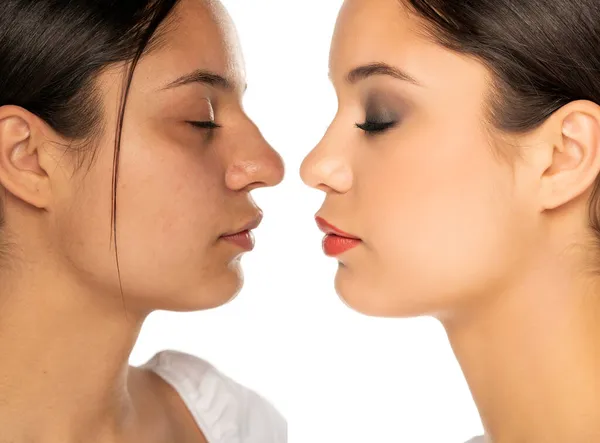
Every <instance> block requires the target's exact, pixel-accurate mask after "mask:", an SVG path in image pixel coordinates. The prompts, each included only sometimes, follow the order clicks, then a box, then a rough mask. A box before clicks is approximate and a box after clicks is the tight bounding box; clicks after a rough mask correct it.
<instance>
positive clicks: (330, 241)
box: [315, 216, 362, 257]
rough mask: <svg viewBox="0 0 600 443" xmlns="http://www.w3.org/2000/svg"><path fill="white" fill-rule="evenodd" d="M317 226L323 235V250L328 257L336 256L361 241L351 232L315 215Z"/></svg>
mask: <svg viewBox="0 0 600 443" xmlns="http://www.w3.org/2000/svg"><path fill="white" fill-rule="evenodd" d="M315 220H316V222H317V226H318V227H319V229H320V230H321V231H323V233H325V237H324V238H323V244H322V246H323V252H324V253H325V255H327V256H329V257H337V256H338V255H341V254H343V253H344V252H346V251H349V250H350V249H354V248H355V247H357V246H359V245H360V244H361V243H362V240H361V239H360V238H358V237H356V236H354V235H352V234H348V233H347V232H344V231H342V230H341V229H339V228H336V227H335V226H334V225H332V224H331V223H329V222H328V221H327V220H325V219H323V218H321V217H318V216H317V217H315Z"/></svg>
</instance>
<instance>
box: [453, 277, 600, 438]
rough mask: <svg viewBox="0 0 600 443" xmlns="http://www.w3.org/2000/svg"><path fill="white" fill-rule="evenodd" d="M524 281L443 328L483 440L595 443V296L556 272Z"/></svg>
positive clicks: (599, 350) (599, 382) (578, 280)
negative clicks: (475, 410)
mask: <svg viewBox="0 0 600 443" xmlns="http://www.w3.org/2000/svg"><path fill="white" fill-rule="evenodd" d="M549 276H551V278H549ZM521 281H522V282H524V283H523V284H521V285H519V286H518V287H516V288H513V289H512V290H511V291H507V292H506V293H503V294H501V295H499V296H497V297H494V298H488V299H487V300H486V301H485V302H484V303H481V304H480V305H479V306H478V307H477V308H476V309H472V310H471V311H470V312H469V313H465V312H463V313H462V314H461V315H460V317H459V316H455V317H453V318H449V319H446V320H445V321H443V323H444V326H445V327H446V331H447V332H448V337H449V339H450V342H451V344H452V347H453V349H454V352H455V354H456V356H457V358H458V360H459V362H460V364H461V367H462V369H463V371H464V373H465V376H466V378H467V381H468V383H469V386H470V388H471V391H472V393H473V397H474V399H475V402H476V404H477V407H478V409H479V412H480V414H481V418H482V421H483V425H484V427H485V429H486V433H487V434H488V436H489V437H490V438H491V441H493V442H494V443H505V442H506V443H508V442H510V443H514V442H527V443H538V442H539V443H542V442H543V443H553V442H556V443H563V442H566V441H568V442H570V443H580V442H581V443H584V442H591V441H600V342H599V340H600V317H599V316H598V314H599V311H600V309H599V308H600V300H599V299H598V298H597V292H596V291H594V290H593V285H592V284H590V279H589V278H588V279H586V281H584V280H583V279H582V277H581V275H578V276H575V274H574V273H572V274H569V273H568V272H565V271H564V268H561V267H560V266H555V267H554V266H540V267H538V270H537V271H535V272H531V273H530V274H529V275H528V276H526V278H523V279H521ZM594 292H596V293H594Z"/></svg>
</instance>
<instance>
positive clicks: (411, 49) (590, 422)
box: [301, 0, 600, 443]
mask: <svg viewBox="0 0 600 443" xmlns="http://www.w3.org/2000/svg"><path fill="white" fill-rule="evenodd" d="M330 77H331V80H332V82H333V85H334V87H335V90H336V93H337V96H338V101H339V107H338V111H337V114H336V116H335V118H334V120H333V122H332V123H331V125H330V127H329V129H328V131H327V133H326V134H325V136H324V137H323V139H322V141H321V142H320V143H319V144H318V146H316V147H315V149H314V150H313V151H312V152H311V153H310V154H309V155H308V156H307V158H306V159H305V160H304V162H303V164H302V167H301V175H302V178H303V180H304V182H305V183H306V184H308V185H309V186H311V187H313V188H316V189H320V190H322V191H323V192H324V193H325V194H326V198H325V202H324V204H323V206H322V208H321V209H320V210H319V212H318V215H319V216H321V217H323V218H324V219H326V220H327V221H328V222H330V223H332V224H333V225H335V226H337V227H338V228H339V229H341V230H343V231H345V232H347V233H349V234H351V235H354V236H357V237H360V238H361V239H362V244H361V245H360V246H358V247H356V248H354V249H352V250H350V251H348V252H345V253H344V254H342V255H340V256H339V257H338V261H339V268H338V271H337V275H336V278H335V286H336V289H337V292H338V293H339V295H340V296H341V298H342V299H343V300H344V301H345V302H346V303H347V304H348V305H349V306H350V307H352V308H353V309H355V310H357V311H359V312H362V313H364V314H368V315H373V316H386V317H407V316H420V315H431V316H434V317H436V318H438V319H439V320H440V321H441V322H442V323H443V325H444V327H445V329H446V331H447V333H448V336H449V338H450V342H451V344H452V347H453V349H454V351H455V353H456V356H457V357H458V360H459V362H460V364H461V366H462V368H463V370H464V373H465V375H466V378H467V380H468V383H469V385H470V388H471V390H472V392H473V395H474V398H475V401H476V403H477V406H478V408H479V411H480V414H481V417H482V420H483V424H484V427H485V429H486V431H487V434H488V435H489V437H490V438H491V441H493V442H494V443H515V442H528V443H534V442H540V443H542V442H543V443H552V442H556V443H559V442H560V443H564V442H566V441H569V442H571V443H576V442H581V443H583V442H586V443H587V442H590V441H600V342H599V340H600V316H599V311H600V300H599V299H598V293H599V292H598V289H599V288H598V264H599V263H600V257H599V254H598V252H599V251H598V245H597V243H596V242H594V241H593V236H592V233H591V230H590V229H589V227H588V206H589V205H588V199H589V197H590V194H591V192H592V189H593V185H594V182H595V180H596V178H597V176H598V173H599V171H600V106H598V104H596V103H592V102H589V101H576V102H572V103H570V104H568V105H566V106H564V107H563V108H561V109H560V110H558V111H557V112H556V113H555V114H554V115H552V116H551V117H550V118H549V119H548V120H547V121H546V122H545V123H544V124H543V125H542V126H540V127H539V128H537V129H536V130H534V131H531V132H530V133H526V134H519V135H514V134H512V135H509V134H505V133H501V132H500V131H499V130H497V129H495V128H494V127H493V126H492V125H491V124H490V123H489V121H490V119H489V115H488V111H489V100H488V99H489V97H490V93H491V92H492V84H491V80H492V73H491V72H490V71H488V70H487V68H486V67H485V66H484V65H483V64H482V63H480V62H479V61H477V60H475V59H473V58H469V57H466V56H462V55H459V54H456V53H453V52H451V51H449V50H448V49H445V48H443V47H442V46H440V45H438V44H436V43H435V42H434V41H433V39H432V38H429V36H428V35H427V32H426V30H425V27H424V23H423V22H422V21H421V20H420V19H419V18H417V17H415V16H414V15H412V14H411V13H410V11H409V10H408V8H407V7H406V5H405V4H403V3H402V2H399V1H397V0H346V1H345V2H344V5H343V7H342V10H341V12H340V16H339V18H338V22H337V25H336V29H335V33H334V37H333V42H332V46H331V53H330ZM365 119H367V121H371V122H376V123H387V124H388V125H387V126H388V128H387V129H385V130H384V131H380V132H365V131H363V130H361V129H359V128H357V127H356V124H359V125H362V124H363V123H364V122H365ZM380 126H381V125H380Z"/></svg>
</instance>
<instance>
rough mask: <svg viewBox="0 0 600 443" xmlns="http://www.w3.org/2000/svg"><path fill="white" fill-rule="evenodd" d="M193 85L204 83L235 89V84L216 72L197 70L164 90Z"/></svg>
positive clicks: (173, 82) (229, 89) (227, 89)
mask: <svg viewBox="0 0 600 443" xmlns="http://www.w3.org/2000/svg"><path fill="white" fill-rule="evenodd" d="M191 83H202V84H205V85H208V86H214V87H216V88H219V89H224V90H226V91H231V90H233V89H234V87H233V84H232V83H231V82H230V81H229V80H227V79H226V78H225V77H223V76H222V75H219V74H215V73H214V72H210V71H204V70H202V69H197V70H195V71H193V72H190V73H189V74H186V75H183V76H181V77H179V78H178V79H177V80H174V81H172V82H171V83H169V84H168V85H167V86H165V87H164V88H163V89H170V88H176V87H178V86H183V85H189V84H191Z"/></svg>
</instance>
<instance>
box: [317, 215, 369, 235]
mask: <svg viewBox="0 0 600 443" xmlns="http://www.w3.org/2000/svg"><path fill="white" fill-rule="evenodd" d="M315 221H316V222H317V226H318V227H319V229H320V230H321V231H323V232H324V233H325V234H333V235H337V236H338V237H344V238H348V239H352V240H360V238H359V237H356V236H354V235H352V234H348V233H347V232H344V231H342V230H341V229H339V228H336V227H335V226H333V225H332V224H331V223H329V222H328V221H327V220H325V219H324V218H322V217H319V216H316V217H315Z"/></svg>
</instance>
